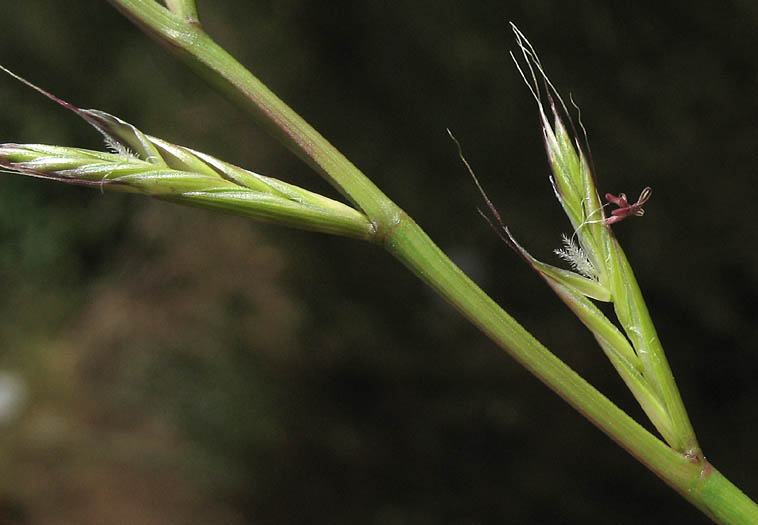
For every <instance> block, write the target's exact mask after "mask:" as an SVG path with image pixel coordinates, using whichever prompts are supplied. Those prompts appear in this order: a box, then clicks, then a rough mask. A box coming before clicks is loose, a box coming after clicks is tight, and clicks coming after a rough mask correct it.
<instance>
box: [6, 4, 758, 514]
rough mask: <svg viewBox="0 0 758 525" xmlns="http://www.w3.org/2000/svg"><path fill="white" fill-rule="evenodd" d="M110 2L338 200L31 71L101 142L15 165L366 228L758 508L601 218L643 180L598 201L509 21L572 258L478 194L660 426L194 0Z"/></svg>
mask: <svg viewBox="0 0 758 525" xmlns="http://www.w3.org/2000/svg"><path fill="white" fill-rule="evenodd" d="M111 3H112V4H113V5H114V6H115V7H116V8H117V9H119V10H120V11H121V12H122V13H124V14H125V15H126V16H127V17H129V18H130V19H132V20H133V21H134V22H135V23H136V24H137V25H138V26H139V27H140V28H142V29H143V30H144V31H145V32H146V33H147V34H148V35H150V36H151V37H153V38H155V39H156V40H158V41H159V42H161V43H162V44H164V45H165V46H166V47H168V48H169V49H170V50H171V51H173V52H174V53H176V54H177V55H178V56H180V57H181V58H182V59H184V60H185V61H186V62H187V63H188V64H189V65H190V66H191V67H193V68H194V69H195V70H197V71H198V72H199V73H200V74H201V75H202V76H204V77H205V78H206V79H207V80H208V81H209V82H210V83H211V84H213V85H214V86H215V87H216V88H217V89H219V90H220V91H221V92H223V93H225V94H226V95H228V96H229V97H230V98H232V99H233V100H235V101H236V102H237V103H239V104H240V105H241V106H242V107H243V108H245V109H246V110H247V111H248V112H249V113H250V114H251V115H252V116H253V117H254V118H255V119H256V120H257V121H258V122H260V123H261V124H262V125H263V126H264V127H265V128H266V129H267V130H268V131H270V132H271V133H272V134H273V135H274V136H275V137H277V138H278V139H279V140H280V141H281V142H282V143H284V144H285V145H286V146H288V147H289V148H290V149H291V150H292V151H293V152H294V153H295V154H296V155H298V156H299V157H300V158H301V159H302V160H303V161H305V162H306V163H307V164H308V165H309V166H310V167H312V168H313V169H314V170H315V171H316V172H317V173H319V174H320V175H322V176H323V177H324V178H325V179H326V180H327V181H328V182H329V183H330V184H331V185H333V186H334V187H335V188H336V189H337V190H338V191H339V192H340V193H341V194H342V195H343V196H344V197H345V198H346V200H347V201H348V204H344V203H341V202H337V201H335V200H333V199H329V198H327V197H324V196H322V195H319V194H316V193H313V192H311V191H308V190H306V189H304V188H301V187H298V186H294V185H292V184H288V183H286V182H283V181H281V180H278V179H274V178H270V177H265V176H262V175H258V174H256V173H254V172H251V171H248V170H245V169H242V168H239V167H237V166H233V165H231V164H229V163H226V162H224V161H222V160H219V159H216V158H214V157H212V156H210V155H207V154H205V153H201V152H198V151H195V150H192V149H190V148H186V147H183V146H179V145H176V144H172V143H169V142H167V141H164V140H162V139H159V138H156V137H152V136H150V135H148V134H145V133H144V132H142V131H140V130H139V129H138V128H137V127H135V126H133V125H131V124H129V123H127V122H125V121H123V120H121V119H119V118H118V117H115V116H112V115H109V114H107V113H104V112H102V111H97V110H83V109H80V108H78V107H76V106H74V105H72V104H70V103H68V102H65V101H62V100H60V99H58V98H56V97H54V96H52V95H50V94H49V93H46V92H44V91H43V90H41V89H39V88H36V87H35V89H38V90H39V91H41V92H42V93H43V94H45V95H46V96H48V97H50V98H51V99H53V100H55V101H56V102H58V103H59V104H62V105H64V106H65V107H67V108H69V109H71V110H72V111H74V112H75V113H76V114H77V115H79V116H80V117H81V118H83V119H85V120H86V121H87V122H89V123H90V124H91V125H92V126H94V127H95V128H96V129H97V130H98V131H99V132H100V133H102V134H103V135H104V137H105V138H106V144H107V145H108V146H109V149H110V150H111V151H109V152H99V151H91V150H83V149H78V148H71V147H62V146H47V145H39V144H15V143H8V144H2V145H0V166H2V167H3V168H4V169H5V170H7V171H10V172H13V173H19V174H23V175H30V176H34V177H40V178H48V179H53V180H57V181H61V182H67V183H72V184H78V185H87V186H91V187H93V188H94V189H97V190H100V191H110V190H114V191H127V192H133V193H140V194H144V195H148V196H152V197H156V198H158V199H162V200H168V201H172V202H177V203H181V204H187V205H191V206H198V207H204V208H210V209H214V210H219V211H224V212H228V213H234V214H239V215H243V216H246V217H250V218H254V219H258V220H263V221H267V222H272V223H276V224H280V225H284V226H291V227H296V228H300V229H305V230H313V231H319V232H325V233H330V234H334V235H340V236H344V237H348V238H353V239H359V240H363V241H368V242H371V243H375V244H378V245H380V246H382V247H384V248H385V249H386V251H387V252H388V253H390V254H391V255H392V256H394V257H395V258H397V259H398V260H399V261H401V262H402V263H403V264H405V265H406V266H407V267H408V269H409V270H410V271H411V272H413V273H414V274H415V275H416V276H418V277H419V278H420V279H421V280H422V281H424V282H425V283H426V284H428V285H429V286H430V287H431V288H433V289H434V290H435V291H436V292H438V293H439V294H440V295H441V296H442V297H444V298H445V299H446V300H447V301H449V302H450V303H451V304H452V305H453V306H454V307H455V308H457V309H458V310H459V311H460V313H461V314H462V315H464V316H465V317H466V318H468V319H469V320H470V321H471V322H472V323H473V324H474V325H476V326H477V327H478V328H480V329H481V330H482V332H484V333H485V334H486V335H487V336H488V337H490V338H491V339H492V340H493V341H494V342H496V343H497V344H498V345H499V346H501V347H502V348H503V349H504V350H505V351H506V352H507V353H508V354H509V355H511V356H512V357H513V358H514V359H516V360H517V361H518V362H519V363H521V364H522V365H523V366H524V367H525V368H527V370H529V372H531V373H532V374H534V375H535V376H536V377H537V378H539V379H540V380H541V381H542V382H544V383H545V384H546V385H547V386H548V387H549V388H551V389H552V390H553V391H555V392H556V393H557V394H558V395H559V396H561V397H562V398H563V399H564V400H566V401H567V402H568V403H569V404H570V405H572V406H573V407H574V408H576V409H577V410H578V411H579V412H580V413H581V414H582V415H584V416H585V417H586V418H587V419H589V420H590V421H591V422H592V423H593V424H595V425H596V426H597V427H598V428H599V429H600V430H601V431H603V432H604V433H606V434H607V435H608V436H609V437H610V438H611V439H613V440H614V441H616V442H617V443H618V444H619V445H620V446H621V447H623V448H624V449H626V450H627V451H628V452H629V453H630V454H632V455H633V456H634V457H636V458H637V459H638V460H639V461H640V462H642V463H643V464H644V465H646V466H647V467H648V468H649V469H650V470H651V471H652V472H654V473H655V474H656V475H657V476H659V477H660V478H661V479H663V480H664V481H665V482H666V483H667V484H668V485H670V486H671V487H672V488H673V489H674V490H675V491H677V492H678V493H679V494H680V495H681V496H683V497H684V498H686V499H687V500H688V501H690V502H691V503H692V504H693V505H695V506H696V507H697V508H699V509H700V510H701V511H702V512H703V513H705V514H706V515H707V516H709V517H710V518H711V519H713V520H714V521H715V522H717V523H746V524H747V523H758V506H756V504H755V503H754V502H753V501H752V500H751V499H750V498H749V497H747V496H746V495H745V494H744V493H743V492H742V491H740V489H739V488H737V487H736V486H734V485H733V484H732V483H731V482H730V481H729V480H728V479H727V478H726V477H724V476H723V475H722V474H721V473H720V472H719V471H718V470H717V469H716V468H715V467H714V466H713V465H712V464H711V463H710V462H709V461H708V460H707V459H706V457H705V455H704V454H703V452H702V450H701V448H700V446H699V444H698V441H697V438H696V436H695V432H694V430H693V427H692V425H691V423H690V420H689V417H688V415H687V411H686V409H685V406H684V403H683V401H682V397H681V395H680V393H679V390H678V388H677V385H676V382H675V380H674V376H673V373H672V371H671V368H670V367H669V365H668V362H667V359H666V357H665V354H664V351H663V347H662V344H661V342H660V339H659V338H658V335H657V333H656V330H655V327H654V325H653V322H652V319H651V316H650V314H649V312H648V309H647V306H646V304H645V301H644V299H643V296H642V292H641V290H640V287H639V285H638V283H637V281H636V279H635V276H634V272H633V270H632V268H631V265H630V263H629V260H628V259H627V257H626V255H625V253H624V251H623V250H622V248H621V246H620V244H619V242H618V240H617V239H616V237H615V236H614V234H613V230H612V226H611V225H612V224H614V223H616V222H619V221H620V220H622V219H625V218H627V217H630V216H633V215H641V213H642V204H644V201H646V200H647V198H649V195H650V190H649V188H648V189H646V190H645V191H643V195H642V196H641V198H640V199H639V201H637V202H636V203H631V204H630V203H629V201H628V200H627V198H626V196H624V195H620V196H618V197H616V196H614V195H607V196H606V197H607V200H608V201H609V202H610V203H612V204H615V205H616V206H618V208H617V209H616V210H611V213H610V215H606V206H607V205H608V204H604V203H603V202H602V200H601V198H600V196H599V193H598V190H597V188H596V182H595V178H594V174H593V169H592V160H591V154H590V151H589V146H588V145H587V144H586V143H585V142H584V141H583V139H584V138H586V134H584V133H578V132H577V128H578V129H580V130H583V126H582V124H581V121H580V120H577V122H576V124H574V122H573V121H572V119H571V117H570V113H571V112H570V111H569V109H568V107H567V104H566V103H564V101H563V99H562V98H561V96H560V95H559V93H558V91H557V90H556V89H555V87H554V86H553V85H552V83H551V82H550V80H549V78H548V77H547V75H546V74H545V72H544V68H543V65H542V63H541V62H540V60H539V58H538V56H537V53H536V51H535V50H534V48H533V47H532V46H531V44H530V43H529V42H528V40H527V39H526V38H525V37H524V35H523V34H522V33H521V32H520V31H519V30H518V29H517V28H516V27H515V26H513V31H514V34H515V38H516V43H517V47H518V54H517V56H518V59H516V58H515V57H516V55H514V60H516V63H517V65H518V67H519V71H520V72H521V74H522V75H523V77H524V79H525V80H526V82H527V85H528V86H529V87H530V90H531V92H532V95H533V97H534V99H535V101H536V103H537V110H538V112H539V116H540V121H541V125H542V132H543V138H544V141H545V146H546V151H547V155H548V160H549V164H550V167H551V170H552V175H553V176H552V179H551V180H552V182H553V188H554V190H555V195H556V197H557V198H558V200H559V202H560V204H561V206H562V208H563V210H564V211H565V213H566V215H567V216H568V218H569V221H570V224H571V227H572V231H571V233H570V234H567V235H566V236H565V237H564V247H563V248H562V249H559V250H558V251H557V253H558V254H559V256H560V257H561V258H563V259H564V260H566V261H567V262H568V264H569V266H570V267H571V269H564V268H559V267H556V266H553V265H550V264H546V263H543V262H540V261H538V260H537V259H536V258H534V257H533V256H532V255H531V254H530V253H529V252H527V251H526V250H525V249H524V248H523V247H522V246H521V245H520V244H519V243H518V242H517V240H516V235H515V234H513V233H512V232H511V231H510V230H509V229H508V228H506V227H505V225H504V224H503V221H502V220H501V218H500V215H499V213H498V212H497V210H496V209H495V208H494V206H493V205H492V203H491V202H490V200H489V199H488V198H487V197H486V195H484V197H485V201H486V203H487V205H488V207H489V209H490V211H491V212H492V214H493V216H494V217H493V224H494V225H495V227H496V228H497V229H498V232H499V234H500V235H501V236H502V238H503V239H504V240H505V241H506V242H508V243H509V244H510V245H511V247H512V248H514V249H515V250H516V251H517V252H518V253H519V254H520V255H521V256H522V257H523V258H524V260H525V261H526V262H527V263H528V264H529V265H530V266H531V267H532V268H533V269H534V270H535V271H537V272H538V273H539V275H540V276H541V277H542V278H543V279H544V280H545V282H546V283H547V284H548V285H549V286H550V287H551V288H552V289H553V291H555V293H556V294H557V295H558V296H559V297H560V298H561V299H562V300H563V301H564V302H565V303H566V304H567V305H568V306H569V308H570V309H571V310H572V311H573V312H574V313H575V314H576V315H577V317H578V318H579V320H580V321H581V322H582V323H583V324H584V325H585V326H586V327H587V328H588V329H589V330H590V331H591V332H592V334H593V335H594V337H595V339H596V340H597V342H598V344H599V345H600V347H601V349H602V351H603V352H604V353H605V355H606V356H607V357H608V359H609V360H610V362H611V363H612V365H613V366H614V368H615V369H616V370H617V372H618V373H619V375H620V376H621V378H622V380H623V381H624V383H625V384H626V385H627V387H628V388H629V390H630V391H631V392H632V394H633V395H634V397H635V398H636V400H637V401H638V403H639V404H640V406H641V407H642V409H643V411H644V412H645V414H646V415H647V416H648V418H649V419H650V421H651V422H652V424H653V425H654V427H655V429H656V430H657V431H658V433H659V434H660V436H661V438H662V439H661V438H659V437H657V436H655V435H653V434H652V433H651V432H649V431H647V430H646V429H645V428H644V427H643V426H641V425H640V424H639V423H637V422H636V421H634V420H633V419H632V418H631V417H630V416H629V415H627V414H626V413H625V412H624V411H622V410H621V409H620V408H618V407H617V406H616V405H615V404H614V403H613V402H611V401H610V400H609V399H608V398H606V397H605V396H604V395H603V394H602V393H600V392H599V391H598V390H597V389H595V388H594V387H593V386H592V385H590V384H589V383H588V382H587V381H585V380H584V379H583V378H582V377H580V376H579V375H578V374H577V373H576V372H574V371H573V370H572V369H571V368H570V367H569V366H567V365H566V364H565V363H563V362H562V361H561V360H560V359H559V358H557V357H556V356H555V355H554V354H553V353H551V352H550V351H549V350H547V349H546V348H545V347H544V346H543V345H542V344H540V343H539V342H538V341H537V340H536V339H535V338H534V337H533V336H532V335H531V334H529V333H528V332H527V331H526V330H525V329H524V328H523V327H522V326H521V325H520V324H519V323H518V322H516V321H515V320H514V319H513V318H512V317H511V316H510V315H509V314H508V313H506V312H505V311H504V310H503V309H502V308H500V307H499V306H498V305H497V304H496V303H495V302H494V301H493V300H492V299H491V298H490V297H489V296H488V295H487V294H486V293H485V292H484V291H482V290H481V289H480V288H479V287H478V286H477V285H476V284H475V283H474V282H473V281H472V280H471V279H470V278H469V277H467V276H466V275H465V274H464V273H463V272H462V271H461V270H460V269H459V268H458V267H457V266H456V265H455V264H454V263H453V262H452V261H451V260H450V259H449V258H448V257H447V256H446V255H445V253H443V252H442V250H441V249H440V248H439V247H438V246H437V245H436V244H435V243H434V242H433V241H432V240H431V239H430V238H429V236H428V235H427V234H426V233H425V232H424V231H423V230H422V229H421V228H420V227H419V226H418V225H417V224H416V223H415V222H414V221H413V219H412V218H411V217H410V216H409V215H408V214H406V213H405V211H403V210H402V209H401V208H400V207H399V206H397V205H396V204H395V203H394V202H393V201H392V200H391V199H390V198H389V197H387V196H386V195H385V194H384V193H383V192H382V191H381V190H380V189H379V188H377V187H376V185H375V184H374V183H373V182H372V181H371V180H369V179H368V178H367V177H366V176H365V175H364V174H363V173H362V172H361V171H360V170H358V168H356V167H355V166H354V165H353V164H352V163H351V162H350V161H349V160H348V159H347V158H346V157H345V156H344V155H343V154H342V153H341V152H339V151H338V150H337V149H336V148H334V147H333V146H332V145H331V144H330V143H329V142H328V141H327V140H326V139H324V137H322V136H321V135H320V134H319V133H318V132H317V131H316V130H315V129H314V128H313V127H311V126H310V125H309V124H308V123H307V122H305V121H304V120H303V119H302V118H301V117H300V116H299V115H298V114H296V113H295V112H294V111H293V110H292V109H291V108H289V107H288V106H287V105H286V104H285V103H284V102H283V101H281V100H280V99H279V98H278V97H277V96H276V95H275V94H274V93H273V92H271V91H270V90H269V89H268V88H267V87H266V86H265V85H264V84H263V83H261V82H260V81H259V80H258V79H257V78H256V77H255V76H253V74H252V73H250V72H249V71H248V70H247V69H246V68H244V67H243V66H242V65H241V64H239V63H238V62H237V61H236V60H235V59H234V58H233V57H232V56H231V55H229V54H228V53H227V52H226V51H225V50H224V49H223V48H222V47H220V46H219V45H218V44H216V43H215V42H214V41H213V40H212V39H211V38H210V36H209V35H208V34H207V33H205V32H204V30H203V28H202V24H201V18H200V17H199V14H198V11H197V8H196V6H195V3H194V0H167V1H166V2H165V5H163V4H161V3H158V2H157V1H155V0H111ZM14 76H15V75H14ZM17 78H18V77H17ZM464 162H465V160H464ZM466 166H467V167H468V163H466ZM469 169H470V168H469ZM472 175H473V172H472ZM478 184H479V182H478V181H477V185H478ZM596 301H599V302H606V303H610V304H611V305H612V307H613V311H614V313H615V317H616V319H615V320H613V319H609V317H608V316H606V315H605V314H604V313H603V312H602V310H601V308H599V307H598V305H597V304H596Z"/></svg>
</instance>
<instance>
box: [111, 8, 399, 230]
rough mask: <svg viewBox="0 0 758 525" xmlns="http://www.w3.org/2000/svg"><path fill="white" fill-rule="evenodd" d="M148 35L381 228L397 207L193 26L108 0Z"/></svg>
mask: <svg viewBox="0 0 758 525" xmlns="http://www.w3.org/2000/svg"><path fill="white" fill-rule="evenodd" d="M109 1H110V3H111V4H113V5H114V6H115V7H116V8H117V9H119V10H120V11H122V12H123V13H124V14H125V15H126V16H127V17H129V18H130V19H132V20H133V21H134V22H135V23H136V24H137V25H139V26H140V27H141V28H142V29H143V30H145V31H146V32H147V33H148V34H149V35H151V36H153V37H155V38H157V39H158V41H159V42H161V43H162V44H164V45H166V46H168V47H169V49H170V50H171V51H173V52H176V53H178V54H179V56H181V58H182V59H184V60H185V61H186V62H187V63H188V64H189V65H190V66H191V67H192V68H194V69H195V70H196V71H198V73H199V74H200V75H201V76H202V77H203V78H205V79H206V80H207V81H208V82H210V83H211V84H212V85H213V86H214V87H216V88H217V89H218V90H219V91H220V92H221V93H224V94H225V95H226V96H227V97H229V98H230V99H232V100H233V101H235V102H236V103H238V104H239V105H240V106H241V107H243V108H244V109H246V110H247V111H248V112H249V113H250V114H251V115H252V116H253V117H254V118H255V119H256V120H257V121H258V122H259V123H260V124H261V125H262V126H263V127H264V128H265V129H266V130H267V131H268V132H269V133H271V134H272V135H273V136H274V137H275V138H276V139H278V140H279V141H280V142H282V143H283V144H284V145H285V146H287V147H288V148H289V149H290V150H292V151H293V152H294V153H295V154H296V155H297V156H298V157H300V158H301V159H302V160H303V161H304V162H305V163H306V164H308V165H309V166H310V167H311V168H313V169H314V170H315V171H316V172H317V173H319V174H320V175H321V176H323V177H324V178H325V179H326V180H327V181H329V183H330V184H332V185H333V186H334V187H335V188H337V190H339V191H340V193H342V194H343V195H344V196H345V197H347V198H348V199H349V200H350V201H351V202H352V203H353V204H354V205H356V206H357V207H358V208H360V209H361V210H362V211H363V212H364V213H365V214H366V215H367V216H368V217H369V218H370V219H371V220H372V222H373V223H374V224H375V226H376V227H377V230H378V232H377V239H381V237H382V235H383V230H384V228H386V227H389V226H391V225H392V224H394V223H395V222H396V221H397V207H396V206H395V205H394V204H393V203H392V201H390V200H389V198H387V196H386V195H384V193H382V192H381V190H379V188H377V187H376V185H375V184H374V183H373V182H371V180H369V179H368V178H367V177H366V176H365V175H364V174H363V173H361V171H360V170H359V169H358V168H356V167H355V165H354V164H353V163H352V162H350V161H349V160H348V159H347V158H345V156H344V155H342V153H340V152H339V151H338V150H337V148H335V147H334V146H332V145H331V144H330V143H329V142H328V141H327V140H326V139H325V138H324V137H323V136H322V135H321V134H320V133H319V132H318V131H316V130H315V129H313V127H312V126H311V125H310V124H308V123H307V122H306V121H305V120H303V118H302V117H301V116H300V115H298V114H297V113H295V112H294V111H293V110H292V108H290V107H289V106H288V105H287V104H285V103H284V102H283V101H282V100H281V99H280V98H279V97H277V96H276V95H275V94H274V93H273V92H272V91H271V90H269V89H268V88H267V87H266V86H265V85H264V84H263V83H262V82H261V81H260V80H258V79H257V78H255V76H253V75H252V74H251V73H250V72H249V71H248V70H247V69H245V67H244V66H242V65H241V64H240V63H239V62H237V61H236V60H235V59H234V58H233V57H232V56H231V55H230V54H229V53H227V52H226V50H224V49H223V48H222V47H221V46H219V45H218V44H216V42H214V41H213V40H212V39H211V38H210V37H209V36H208V35H207V34H206V33H205V32H204V31H203V30H202V29H201V28H200V27H199V26H197V25H192V24H187V23H185V22H184V20H183V19H182V18H181V17H179V16H177V15H175V14H174V13H172V12H171V11H169V10H168V9H166V8H165V7H163V6H161V5H160V4H158V3H157V2H155V1H154V0H109Z"/></svg>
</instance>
